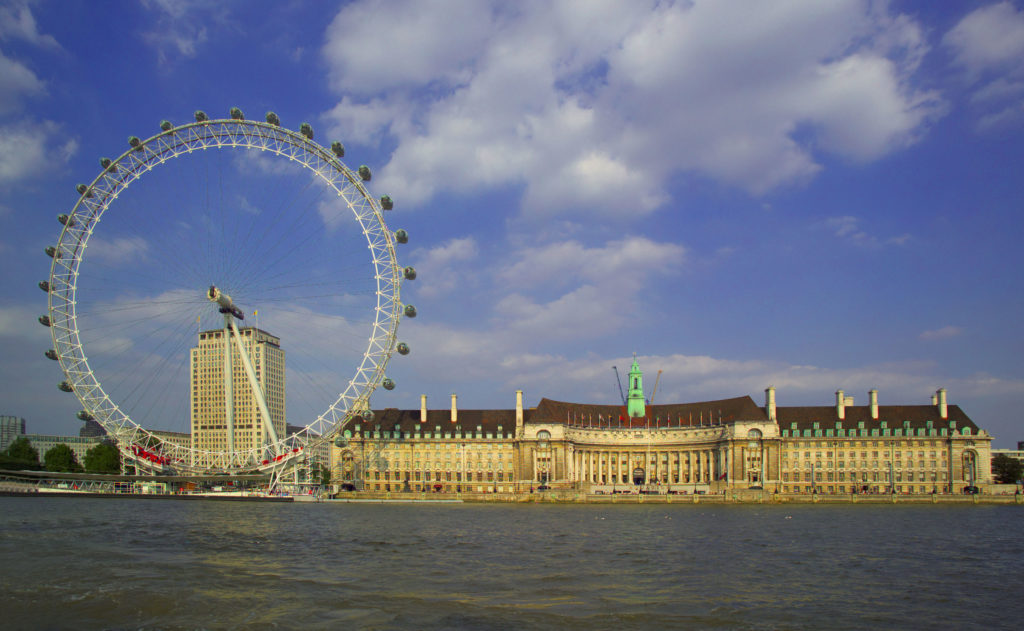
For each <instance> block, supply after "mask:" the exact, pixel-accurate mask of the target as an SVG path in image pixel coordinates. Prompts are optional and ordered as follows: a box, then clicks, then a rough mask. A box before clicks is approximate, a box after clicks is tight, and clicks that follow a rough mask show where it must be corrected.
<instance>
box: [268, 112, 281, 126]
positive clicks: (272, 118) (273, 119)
mask: <svg viewBox="0 0 1024 631" xmlns="http://www.w3.org/2000/svg"><path fill="white" fill-rule="evenodd" d="M267 122H268V123H270V124H271V125H273V126H275V127H280V126H281V119H280V118H278V117H277V114H275V113H273V112H267Z"/></svg>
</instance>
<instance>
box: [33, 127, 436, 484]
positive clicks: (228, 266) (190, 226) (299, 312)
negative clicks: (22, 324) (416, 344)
mask: <svg viewBox="0 0 1024 631" xmlns="http://www.w3.org/2000/svg"><path fill="white" fill-rule="evenodd" d="M194 118H195V121H194V122H189V123H187V124H182V125H174V124H172V123H170V122H168V121H162V122H161V123H160V133H158V134H156V135H154V136H152V137H150V138H148V139H140V138H138V137H134V136H133V137H131V138H129V140H128V145H129V147H128V149H127V150H126V151H125V152H124V153H123V154H121V155H120V156H119V157H117V158H116V159H108V158H102V159H101V160H100V166H101V171H100V173H99V175H97V176H96V177H95V179H93V181H92V182H91V183H89V184H79V185H78V186H77V187H76V190H77V192H78V195H79V197H78V200H77V202H76V203H75V205H74V207H73V208H72V210H71V211H70V212H68V213H66V214H60V215H59V216H58V220H59V222H60V223H61V224H62V229H61V232H60V237H59V239H58V241H57V244H56V245H55V246H50V247H48V248H46V253H47V254H48V255H49V256H50V257H51V258H52V262H51V266H50V276H49V280H47V281H42V282H40V283H39V285H40V288H41V289H43V290H44V291H46V292H47V294H48V297H49V310H48V313H47V314H46V315H44V316H41V317H40V318H39V319H40V322H41V323H42V324H44V325H46V326H48V327H49V328H50V331H51V337H52V341H53V348H51V349H49V350H47V351H46V356H47V357H48V358H50V359H52V360H55V361H57V362H59V364H60V366H61V368H62V369H63V371H64V375H65V380H64V381H62V382H60V384H59V386H58V387H59V388H60V390H62V391H65V392H73V393H74V394H75V395H76V397H77V398H78V399H79V401H80V402H81V404H82V408H83V409H82V411H81V412H79V413H78V417H79V419H81V420H95V421H97V422H98V423H99V424H100V425H102V426H103V428H104V429H105V430H106V432H107V433H108V435H109V436H110V437H111V438H113V439H114V440H115V441H116V442H117V444H118V446H119V449H120V450H121V452H122V453H123V454H124V455H125V456H127V457H129V458H132V459H134V460H135V461H136V462H137V463H139V464H141V465H143V466H144V468H147V469H155V470H169V471H176V472H191V473H207V472H238V471H249V470H262V471H274V472H280V471H281V470H282V469H283V468H284V467H286V466H288V465H289V463H292V462H293V461H295V460H296V459H299V458H301V457H302V456H304V455H305V454H306V453H308V452H309V451H310V450H313V449H315V448H316V447H318V446H319V445H323V444H325V443H329V442H330V441H331V440H332V439H333V438H334V437H335V435H337V434H338V433H339V432H340V431H341V429H342V427H343V426H344V425H345V423H346V422H347V421H349V420H350V419H352V418H354V417H359V418H361V419H363V420H365V421H370V420H371V419H372V415H373V413H372V411H371V410H370V396H371V394H372V393H373V392H374V390H375V389H376V388H377V387H378V386H382V387H383V388H384V389H386V390H391V389H393V388H394V387H395V382H394V381H393V380H392V379H390V378H389V377H388V376H387V374H386V369H387V367H388V363H389V361H390V359H391V356H392V353H393V352H394V351H396V350H397V351H398V352H399V354H402V355H404V354H407V353H408V352H409V346H408V345H407V344H405V343H404V342H399V341H398V338H397V332H398V325H399V321H400V319H401V318H403V317H406V318H411V317H415V316H416V309H415V307H414V306H412V305H411V304H403V303H402V302H401V296H400V293H401V287H402V284H403V282H405V281H410V280H413V279H415V278H416V271H415V269H413V268H412V267H404V268H403V267H402V266H401V265H399V263H398V260H397V256H396V251H395V250H396V244H404V243H407V242H408V234H407V233H406V232H405V231H404V230H397V231H394V232H392V231H391V230H390V229H389V228H388V227H387V225H386V222H385V220H384V212H385V211H389V210H391V209H392V208H393V204H394V202H393V201H392V200H391V198H390V197H389V196H388V195H384V196H382V197H379V198H375V197H373V196H372V195H371V194H370V192H369V190H368V188H367V186H368V185H367V183H368V182H369V181H370V179H371V173H370V170H369V168H368V167H366V166H365V165H364V166H360V167H359V168H357V169H351V168H349V167H348V166H346V164H345V163H344V162H342V158H343V157H344V155H345V149H344V146H343V145H342V144H341V143H340V142H337V141H336V142H333V143H332V144H331V146H330V148H325V147H323V146H321V145H320V144H318V143H316V142H314V140H313V135H314V134H313V129H312V127H311V126H310V125H309V124H307V123H303V124H302V125H301V126H300V128H299V131H297V132H296V131H292V130H289V129H286V128H284V127H282V126H281V123H280V120H279V118H278V117H277V115H276V114H274V113H273V112H268V113H267V115H266V121H265V122H262V121H252V120H248V119H246V118H245V117H244V115H243V114H242V112H241V111H240V110H239V109H238V108H232V109H231V112H230V118H225V119H210V118H209V117H208V116H207V115H206V114H205V113H204V112H202V111H197V112H195V115H194ZM217 150H220V151H217ZM129 187H130V188H131V190H129ZM110 211H112V212H110ZM101 221H102V223H103V230H100V229H99V227H100V224H101ZM261 311H262V314H261ZM261 319H262V320H263V322H262V323H261V322H260V320H261ZM261 324H262V326H261ZM87 353H89V356H87ZM286 355H287V357H288V363H287V366H288V368H287V370H286V369H285V356H286ZM90 356H91V357H90ZM303 358H307V359H305V360H304V359H303ZM303 362H305V363H303ZM101 380H102V383H101ZM286 386H287V396H286V394H285V393H286ZM158 428H159V429H158ZM164 430H169V431H164ZM175 430H177V431H175ZM183 430H184V431H183ZM172 434H173V435H176V436H178V437H179V439H177V440H171V439H170V438H169V436H170V435H172ZM182 436H184V437H185V438H184V439H181V438H180V437H182Z"/></svg>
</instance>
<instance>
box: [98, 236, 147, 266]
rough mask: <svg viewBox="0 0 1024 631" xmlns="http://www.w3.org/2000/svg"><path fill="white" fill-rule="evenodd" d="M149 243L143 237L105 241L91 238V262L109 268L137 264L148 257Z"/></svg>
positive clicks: (99, 238) (101, 238)
mask: <svg viewBox="0 0 1024 631" xmlns="http://www.w3.org/2000/svg"><path fill="white" fill-rule="evenodd" d="M148 251H149V243H147V242H146V240H145V239H143V238H142V237H120V238H114V239H105V238H103V237H97V236H94V237H91V238H90V239H89V251H88V258H89V260H90V261H91V262H97V263H101V264H103V265H108V266H118V265H125V264H129V263H136V262H138V261H139V260H140V259H143V258H145V257H146V255H147V253H148Z"/></svg>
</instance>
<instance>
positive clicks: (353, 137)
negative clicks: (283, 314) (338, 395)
mask: <svg viewBox="0 0 1024 631" xmlns="http://www.w3.org/2000/svg"><path fill="white" fill-rule="evenodd" d="M234 106H237V107H239V108H241V109H242V110H243V111H244V112H245V113H246V114H247V116H248V117H250V118H262V115H263V113H265V112H266V111H269V110H272V111H274V112H277V113H278V115H279V116H280V118H281V120H282V123H283V125H285V126H286V127H290V128H293V129H296V128H297V127H298V125H299V123H300V122H304V121H306V122H309V123H310V124H311V125H312V126H313V127H314V128H315V130H316V140H317V141H318V142H323V143H327V142H329V141H330V140H332V139H339V140H342V141H343V142H344V143H345V147H346V151H347V154H346V158H345V160H346V163H347V164H349V165H350V166H352V167H353V168H354V167H355V166H356V165H358V164H366V165H368V166H370V167H371V169H372V171H373V179H372V181H371V183H370V187H371V189H372V190H373V191H374V192H375V193H376V194H384V193H387V194H389V195H390V196H391V197H392V198H394V200H395V209H394V210H393V211H391V212H389V213H388V214H387V217H386V218H387V222H388V225H389V227H390V228H391V229H397V228H402V229H406V230H407V231H408V232H409V234H410V243H409V244H408V245H406V246H402V248H401V249H400V250H399V258H400V262H401V263H402V264H403V265H413V266H415V268H416V269H417V271H418V278H417V279H416V281H415V282H412V283H407V284H405V285H403V287H402V300H403V302H406V303H411V304H414V305H415V306H416V308H417V310H418V313H419V315H418V317H417V318H416V319H414V320H405V321H403V322H402V323H401V326H400V329H399V338H400V339H402V340H404V341H406V342H407V343H408V344H409V345H410V346H411V348H412V349H413V350H412V353H411V354H410V355H408V356H405V357H398V356H396V357H395V358H393V359H392V361H391V364H390V365H389V369H388V374H389V376H391V377H392V378H393V379H394V380H395V381H396V383H397V384H398V387H397V388H396V389H395V390H394V391H392V392H383V391H378V392H377V393H375V394H374V398H373V405H374V407H375V408H384V407H400V408H415V407H418V406H419V400H420V395H421V394H426V395H427V396H428V402H429V405H430V407H438V408H445V407H447V406H449V405H450V396H451V394H453V393H456V394H457V395H458V397H459V399H458V402H459V406H460V407H462V408H508V407H511V406H513V405H514V402H515V391H516V390H519V389H522V390H523V391H524V392H525V397H526V403H527V405H529V406H533V405H536V404H537V402H538V401H539V400H540V399H541V398H542V397H548V398H551V399H556V400H562V401H575V402H588V403H608V404H612V403H617V402H618V401H619V390H618V386H617V385H616V382H615V374H614V372H613V371H612V367H613V366H617V367H618V368H619V370H620V371H625V370H628V366H629V364H630V362H631V361H632V357H633V354H634V353H635V354H636V356H637V358H638V361H639V362H640V365H641V368H642V369H643V370H644V371H645V379H646V382H645V385H646V387H647V390H648V396H651V394H654V395H655V403H674V402H694V401H707V400H714V399H720V398H727V397H735V396H744V395H750V396H751V397H753V398H754V400H755V401H757V402H758V403H759V404H761V403H763V400H764V389H765V388H767V387H768V386H774V387H775V388H776V389H777V399H778V404H779V405H781V406H788V405H830V404H833V403H834V401H835V394H834V393H835V392H836V390H839V389H842V390H844V391H845V392H846V393H847V395H851V396H853V397H854V398H855V403H856V404H857V405H863V404H866V403H867V392H868V390H870V389H873V388H874V389H877V390H878V391H879V403H880V404H881V405H897V404H899V405H908V404H927V403H929V401H930V397H931V395H932V394H933V393H934V392H935V391H936V390H937V389H938V388H946V389H947V391H948V393H949V395H948V396H949V401H950V403H952V404H956V405H959V406H961V408H963V409H964V411H965V412H966V413H967V414H968V415H969V416H970V417H971V418H972V419H973V420H974V421H975V422H976V423H977V424H978V425H979V426H981V427H982V428H985V429H987V430H988V431H989V432H990V433H992V434H993V435H994V436H995V441H994V446H997V447H1012V446H1014V445H1015V444H1016V441H1018V440H1024V428H1022V426H1021V413H1020V409H1021V408H1020V406H1019V404H1018V402H1019V401H1020V400H1021V397H1022V395H1024V362H1022V361H1021V359H1020V358H1021V357H1022V356H1024V343H1022V335H1021V331H1020V326H1021V322H1024V279H1022V275H1021V273H1020V270H1021V269H1024V265H1022V263H1024V254H1022V248H1021V246H1020V244H1021V242H1022V237H1024V234H1022V232H1024V230H1022V227H1024V223H1022V219H1021V216H1020V212H1019V211H1020V209H1021V207H1022V202H1024V184H1022V178H1021V177H1020V173H1021V166H1020V165H1021V164H1022V159H1024V3H1021V2H991V1H980V2H974V1H964V2H955V3H952V2H942V3H937V2H924V1H922V2H901V1H896V0H893V1H891V2H858V1H844V0H837V1H834V2H816V1H812V0H806V1H795V0H794V1H787V0H778V1H774V2H770V3H767V2H766V3H750V2H738V1H737V2H734V1H715V2H704V1H697V2H641V1H640V0H629V1H628V2H627V1H621V2H613V1H597V0H594V1H587V2H528V1H524V2H517V3H503V2H484V1H436V2H430V1H401V0H396V1H393V2H365V1H355V2H340V3H332V2H308V3H306V2H266V1H257V2H250V1H246V2H243V1H236V2H230V1H228V2H217V3H210V2H202V1H198V0H142V1H140V2H128V1H123V2H102V3H96V2H84V1H82V2H79V1H74V0H61V1H59V2H58V1H56V0H39V1H36V2H28V1H9V0H8V1H3V2H0V193H2V195H0V414H4V415H14V416H20V417H23V418H25V419H26V420H27V422H28V427H29V431H30V432H37V433H77V430H78V428H79V426H80V422H79V421H76V420H75V419H74V413H75V412H76V411H77V410H78V409H80V407H81V406H80V404H79V403H78V402H77V401H76V400H75V399H74V396H73V395H69V394H65V393H62V392H60V391H59V390H58V389H57V387H56V384H57V383H58V382H59V381H61V379H62V378H63V377H62V375H61V372H60V369H59V367H58V366H57V365H56V364H55V363H54V362H51V361H49V360H47V359H46V358H45V357H44V356H43V351H44V350H45V349H47V348H49V347H50V345H51V343H50V339H49V332H48V330H47V329H46V328H44V327H42V326H40V325H39V323H38V322H37V321H36V318H37V317H38V316H39V315H41V314H43V313H45V312H46V296H45V294H43V293H42V292H40V290H39V289H38V288H37V287H36V283H37V282H38V281H39V280H44V279H46V278H47V277H48V274H49V264H50V259H49V258H47V257H46V255H45V254H44V253H43V249H44V248H45V247H46V246H47V245H51V244H53V243H55V242H56V240H57V238H58V236H59V228H60V225H59V224H58V223H57V221H56V215H57V214H58V213H61V212H68V211H69V210H70V209H71V208H72V207H73V206H74V204H75V202H76V201H77V194H76V193H75V192H74V186H75V184H76V183H78V182H89V181H91V180H92V178H94V177H96V175H97V174H98V173H99V165H98V163H97V159H98V158H99V157H100V156H102V155H108V156H111V157H115V156H117V155H120V154H121V152H123V151H125V150H126V149H127V145H126V141H127V138H128V137H129V136H131V135H136V136H139V137H142V138H146V137H148V136H150V135H153V134H155V133H157V132H158V123H159V121H160V120H162V119H167V120H171V121H173V122H175V123H176V124H181V123H187V122H189V121H191V120H192V113H193V112H194V111H195V110H196V109H202V110H204V111H206V112H208V113H209V114H210V115H211V117H227V114H228V110H229V109H230V108H231V107H234ZM221 168H222V170H221V171H220V172H219V173H220V175H219V176H218V177H221V178H223V179H224V180H225V181H230V180H232V179H233V178H234V180H233V181H234V182H235V186H236V187H237V188H238V189H239V190H242V184H239V183H238V182H243V181H245V178H247V177H253V176H258V175H260V174H261V173H264V174H267V175H266V176H265V178H263V179H264V180H268V181H269V180H272V179H274V178H275V177H276V176H275V175H274V174H273V173H271V172H269V171H266V170H264V171H261V169H265V167H263V166H261V165H260V164H259V163H258V161H247V160H244V159H242V160H236V161H235V162H233V163H232V164H231V165H229V166H227V167H221ZM171 173H173V171H171ZM194 179H195V178H192V179H190V178H188V177H187V176H186V177H180V179H179V181H178V183H177V184H176V185H175V186H178V187H180V188H181V189H187V188H189V187H190V186H192V185H193V184H194V181H193V180H194ZM275 181H276V180H275ZM183 194H184V193H183ZM249 198H250V199H251V198H254V197H253V196H249ZM225 199H227V198H225ZM240 199H242V197H241V196H237V197H233V198H231V200H234V201H232V203H235V202H238V203H237V204H236V205H239V204H241V203H242V202H241V201H239V200H240ZM229 201H230V200H229ZM309 203H310V204H316V203H318V202H316V201H315V200H314V201H310V202H309ZM126 207H127V206H126ZM111 212H113V211H111ZM181 212H183V213H184V212H187V211H186V210H182V211H181ZM125 214H127V213H125ZM252 214H253V216H255V217H257V218H260V216H261V215H260V213H259V211H258V210H257V211H254V212H253V213H252ZM263 216H264V217H265V215H263ZM112 217H113V216H112ZM139 221H140V223H138V224H136V225H137V226H141V228H139V227H137V228H135V229H136V230H137V232H135V233H133V234H134V235H135V237H133V238H128V237H123V238H119V237H117V236H116V231H112V232H109V233H108V236H104V234H103V232H102V230H103V229H104V228H105V227H106V226H105V225H101V226H100V227H98V229H97V231H96V233H95V238H96V239H104V238H106V239H107V241H106V243H107V244H108V247H109V248H111V249H110V250H109V251H108V255H109V256H108V257H107V258H106V260H105V262H106V264H107V267H106V268H104V269H107V270H110V271H111V273H113V271H114V270H116V269H117V266H118V265H123V266H132V265H134V264H136V263H138V262H139V261H142V260H144V259H147V258H148V260H149V261H150V262H152V260H153V259H154V258H155V257H154V256H153V255H152V253H153V252H155V251H156V248H157V246H158V245H159V244H160V242H163V241H167V242H170V241H172V238H173V237H174V235H173V234H171V233H170V232H167V231H166V230H164V229H162V228H158V227H157V226H156V225H155V224H152V225H147V223H146V221H147V220H146V219H145V215H142V218H141V219H140V220H139ZM111 225H113V222H112V224H111ZM111 230H114V229H113V228H111ZM169 247H170V246H169ZM115 254H116V255H117V256H115ZM99 262H100V259H97V260H96V263H97V264H98V263H99ZM138 264H139V265H141V263H138ZM297 266H298V263H297V264H296V269H301V268H298V267H297ZM82 269H83V276H85V275H86V274H88V273H89V270H90V268H89V267H88V266H87V265H86V262H83V268H82ZM92 269H98V268H92ZM137 269H138V268H137ZM161 282H163V281H161ZM97 287H98V289H97V290H96V291H99V292H100V294H99V295H97V294H93V295H92V296H91V298H93V299H94V300H95V301H96V304H103V303H104V301H106V302H110V301H116V300H118V299H119V296H118V295H116V294H115V293H109V294H106V295H103V294H102V292H103V291H108V292H114V291H115V290H112V289H110V288H109V286H108V288H107V289H105V290H104V289H102V287H99V282H98V281H97ZM160 289H161V288H160V287H154V288H153V291H157V290H160ZM202 289H203V287H201V286H200V287H198V289H197V291H202ZM83 293H84V289H83ZM147 323H148V324H149V325H151V326H152V327H156V328H158V327H164V326H166V324H165V323H163V322H161V321H160V319H159V318H153V319H152V320H151V321H147ZM310 323H312V324H310ZM315 328H316V321H315V320H308V321H307V325H306V327H305V329H296V330H295V331H294V333H293V332H291V331H289V332H288V336H286V335H285V334H284V333H281V332H279V331H274V332H275V334H280V335H281V336H282V345H283V346H284V348H285V349H286V350H287V349H288V348H289V344H291V348H293V349H294V350H295V351H296V352H295V353H293V355H294V356H295V362H296V365H298V364H299V358H298V355H299V352H298V349H299V348H300V347H301V346H302V343H301V340H299V339H298V338H299V337H301V336H302V335H309V330H310V329H314V330H315ZM160 330H164V329H160ZM289 336H290V337H289ZM191 339H192V340H194V336H193V337H192V338H191ZM124 343H125V344H127V345H131V344H132V341H131V340H127V341H125V342H124ZM186 345H187V342H186ZM306 346H309V344H308V343H307V344H306ZM86 347H87V348H89V345H88V344H87V345H86ZM93 348H97V347H95V346H94V347H93ZM89 352H91V351H88V350H87V354H88V353H89ZM97 352H102V349H100V350H98V351H97ZM97 356H98V355H97ZM97 361H99V360H97ZM119 361H120V362H121V364H120V365H121V367H122V370H130V369H131V367H132V366H134V365H135V364H134V363H133V362H135V361H136V360H135V359H133V358H132V355H131V354H130V353H128V354H121V356H120V360H119ZM291 361H292V356H289V362H291ZM138 363H140V364H141V363H142V362H141V360H139V361H138ZM111 365H113V364H111ZM332 369H333V368H332ZM98 370H99V369H97V371H98ZM659 370H660V371H661V376H660V379H659V380H658V390H657V392H656V393H653V392H652V390H653V384H654V381H655V378H656V377H655V376H656V374H657V372H658V371H659ZM98 374H99V373H98ZM100 378H101V382H102V381H103V378H102V376H100ZM345 379H347V377H339V387H340V386H341V383H343V382H344V380H345ZM296 383H298V382H296ZM169 396H170V398H175V396H176V395H175V394H174V393H173V392H172V393H171V394H170V395H169ZM182 396H187V394H185V393H182ZM290 414H291V413H290ZM289 421H290V422H295V419H293V418H289Z"/></svg>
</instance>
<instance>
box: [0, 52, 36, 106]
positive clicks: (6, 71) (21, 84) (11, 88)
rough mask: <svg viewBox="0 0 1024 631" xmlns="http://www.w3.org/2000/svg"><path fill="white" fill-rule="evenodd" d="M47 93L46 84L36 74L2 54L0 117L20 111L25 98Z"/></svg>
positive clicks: (0, 66)
mask: <svg viewBox="0 0 1024 631" xmlns="http://www.w3.org/2000/svg"><path fill="white" fill-rule="evenodd" d="M45 92H46V87H45V85H44V83H43V82H42V81H41V80H40V79H39V77H37V76H36V75H35V73H34V72H32V71H31V70H29V69H28V68H27V67H26V66H25V65H24V64H21V63H19V62H17V61H14V60H13V59H10V58H9V57H7V56H5V55H4V54H3V52H0V115H3V114H10V113H12V112H16V111H18V110H20V109H21V105H22V102H23V101H24V99H25V98H27V97H33V96H40V95H42V94H44V93H45Z"/></svg>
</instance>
